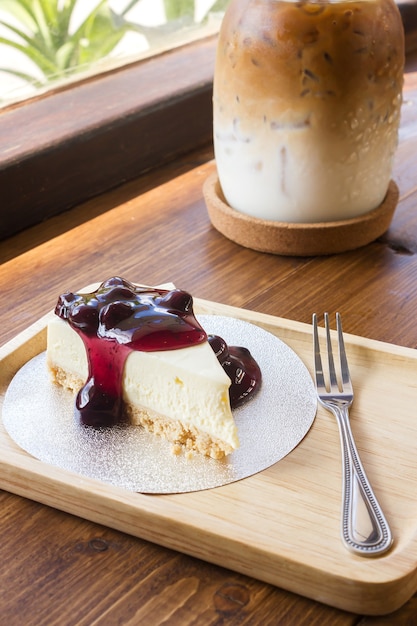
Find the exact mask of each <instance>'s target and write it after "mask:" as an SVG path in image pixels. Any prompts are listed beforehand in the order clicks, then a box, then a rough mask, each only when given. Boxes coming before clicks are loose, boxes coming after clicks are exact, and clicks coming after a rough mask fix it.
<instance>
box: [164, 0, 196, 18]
mask: <svg viewBox="0 0 417 626" xmlns="http://www.w3.org/2000/svg"><path fill="white" fill-rule="evenodd" d="M164 9H165V15H166V18H167V20H168V21H171V20H178V19H180V18H182V17H189V16H191V17H192V19H193V21H194V14H195V2H194V0H164Z"/></svg>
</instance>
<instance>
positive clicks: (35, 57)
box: [0, 37, 57, 76]
mask: <svg viewBox="0 0 417 626" xmlns="http://www.w3.org/2000/svg"><path fill="white" fill-rule="evenodd" d="M1 43H3V44H6V45H7V46H10V47H11V48H15V49H16V50H20V52H22V53H23V54H24V55H25V56H26V57H27V58H28V59H30V60H31V61H33V63H35V65H37V66H38V68H39V69H40V70H41V72H42V73H43V74H45V76H47V75H48V74H53V73H56V71H57V67H56V65H55V64H54V63H51V62H50V61H49V59H47V58H46V57H45V56H44V55H43V54H42V53H40V52H39V50H37V49H36V48H34V47H32V46H24V45H23V44H20V43H17V42H16V41H12V40H10V39H7V38H5V37H0V44H1Z"/></svg>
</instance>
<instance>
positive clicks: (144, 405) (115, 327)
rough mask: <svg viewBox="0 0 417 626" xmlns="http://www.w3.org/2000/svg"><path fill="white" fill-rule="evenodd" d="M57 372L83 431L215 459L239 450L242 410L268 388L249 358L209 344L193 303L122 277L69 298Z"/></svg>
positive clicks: (51, 357) (178, 293) (62, 301)
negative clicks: (137, 436) (120, 432)
mask: <svg viewBox="0 0 417 626" xmlns="http://www.w3.org/2000/svg"><path fill="white" fill-rule="evenodd" d="M47 362H48V366H49V369H50V370H51V372H52V376H53V379H54V381H55V382H56V383H58V384H60V385H62V386H64V387H67V388H69V389H71V390H73V391H74V392H76V394H77V395H76V401H75V406H76V411H77V414H78V416H79V419H80V420H81V422H82V424H84V425H86V426H91V427H99V428H101V427H111V426H114V425H123V424H129V423H130V424H134V425H140V426H142V427H144V428H146V430H148V431H150V432H153V433H155V434H158V435H163V436H165V437H166V438H167V439H168V440H170V441H171V442H173V443H175V444H178V445H181V446H185V448H187V449H189V450H194V451H196V452H199V453H201V454H204V455H207V456H210V457H213V458H215V459H219V458H222V457H223V456H225V455H227V454H230V453H231V452H233V450H235V449H236V448H238V446H239V439H238V433H237V427H236V424H235V421H234V418H233V414H232V408H234V407H235V406H238V405H239V404H241V403H242V402H244V401H246V400H247V399H248V398H250V397H251V396H252V395H253V393H254V392H255V391H257V389H258V387H259V385H260V382H261V373H260V370H259V367H258V365H257V364H256V362H255V361H254V359H253V358H252V356H251V355H250V353H249V351H248V350H247V349H245V348H240V347H229V346H227V344H226V343H225V342H224V341H223V340H222V339H221V338H220V337H217V336H208V335H207V334H206V332H205V331H204V329H203V328H202V327H201V325H200V324H199V322H198V321H197V320H196V318H195V315H194V311H193V299H192V297H191V295H190V294H189V293H187V292H185V291H182V290H179V289H173V290H167V289H159V288H147V287H139V286H137V285H134V284H132V283H130V282H129V281H127V280H125V279H123V278H119V277H113V278H110V279H109V280H107V281H105V282H103V283H102V284H101V285H100V286H99V288H98V289H96V290H95V291H93V292H91V293H72V292H68V293H65V294H62V295H61V296H60V297H59V299H58V302H57V305H56V308H55V315H54V316H53V318H52V319H51V320H50V322H49V324H48V338H47Z"/></svg>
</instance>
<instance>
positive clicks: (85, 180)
mask: <svg viewBox="0 0 417 626" xmlns="http://www.w3.org/2000/svg"><path fill="white" fill-rule="evenodd" d="M216 41H217V38H216V37H210V38H207V39H203V40H200V41H198V42H194V43H192V44H189V45H185V46H183V47H181V48H178V49H175V50H173V51H170V52H168V53H165V54H161V55H159V56H156V57H152V58H151V59H148V60H146V61H142V62H138V63H136V64H132V65H129V66H126V67H124V68H122V69H119V70H116V71H114V72H110V73H108V74H105V75H100V76H97V77H95V78H93V79H90V80H86V81H83V82H80V83H78V84H75V85H71V86H70V87H68V88H67V89H64V90H60V91H57V92H56V93H52V94H50V95H47V96H44V97H41V98H39V99H35V100H33V101H31V102H26V103H24V104H22V105H21V106H17V107H14V108H11V109H8V110H6V111H4V112H3V113H1V114H0V138H1V150H0V190H1V213H0V240H1V239H4V238H5V237H8V236H10V235H12V234H14V233H16V232H18V231H19V230H22V229H24V228H27V227H29V226H32V225H34V224H37V223H39V222H41V221H43V220H44V219H47V218H49V217H52V216H53V215H57V214H58V213H61V212H63V211H65V210H67V209H69V208H71V207H73V206H74V205H76V204H78V203H80V202H83V201H84V200H87V199H88V198H90V197H93V196H96V195H98V194H100V193H102V192H104V191H107V190H109V189H112V188H114V187H117V186H118V185H120V184H122V183H124V182H126V181H128V180H130V179H133V178H135V177H137V176H139V175H140V174H141V173H143V172H145V171H147V170H149V169H151V168H153V167H155V166H158V165H161V164H163V163H166V162H168V161H170V160H172V159H174V158H176V157H178V156H180V155H182V154H185V153H186V152H189V151H190V150H193V149H195V148H198V147H200V146H203V145H207V144H209V143H210V142H211V139H212V82H213V71H214V60H215V48H216Z"/></svg>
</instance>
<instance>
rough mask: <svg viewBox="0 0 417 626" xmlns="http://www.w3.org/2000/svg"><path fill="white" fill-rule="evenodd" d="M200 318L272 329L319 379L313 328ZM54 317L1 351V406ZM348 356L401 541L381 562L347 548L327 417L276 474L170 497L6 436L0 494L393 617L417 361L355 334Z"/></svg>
mask: <svg viewBox="0 0 417 626" xmlns="http://www.w3.org/2000/svg"><path fill="white" fill-rule="evenodd" d="M195 310H196V312H197V313H200V314H218V315H229V316H232V317H236V318H240V319H243V320H247V321H249V322H252V323H254V324H257V325H259V326H261V327H263V328H265V329H266V330H268V331H270V332H272V333H274V334H276V335H277V336H279V337H280V339H282V340H283V341H285V342H286V343H287V344H288V345H289V346H291V347H292V348H293V349H294V350H295V352H296V353H297V354H298V355H299V356H300V358H301V359H302V360H303V361H304V362H305V363H306V365H307V367H308V368H309V369H310V371H312V337H311V335H312V333H311V327H310V326H309V325H307V324H301V323H298V322H292V321H289V320H285V319H282V318H277V317H273V316H269V315H262V314H259V313H254V312H251V311H246V310H243V309H237V308H233V307H228V306H224V305H220V304H215V303H211V302H207V301H203V300H198V299H195ZM49 315H51V314H49ZM49 315H47V316H45V317H43V318H42V319H41V320H39V322H37V323H36V324H34V325H33V326H31V327H30V328H29V329H28V330H26V331H25V332H23V333H21V334H20V335H19V336H17V337H16V338H15V339H14V340H12V341H10V342H9V343H8V344H6V345H5V346H3V347H2V348H0V406H2V404H3V400H4V394H5V392H6V389H7V386H8V384H9V382H10V380H11V379H12V377H13V376H14V374H15V372H16V371H17V370H18V369H19V368H20V367H21V366H22V365H23V364H24V363H25V362H26V361H28V360H29V359H31V358H32V357H33V356H35V355H36V354H38V353H39V352H42V351H43V350H44V349H45V347H46V324H47V320H48V317H49ZM346 347H347V352H348V358H349V362H350V369H351V375H352V378H353V383H354V388H355V393H356V399H355V403H354V406H353V409H352V411H351V416H352V429H353V432H354V434H355V437H356V440H357V444H358V448H359V451H360V454H361V457H362V461H363V463H364V466H365V468H366V471H367V474H368V476H369V479H370V480H371V483H372V485H373V487H374V490H375V492H376V495H377V497H378V499H379V501H380V504H381V506H382V507H383V509H384V512H385V514H386V517H387V519H388V522H389V523H390V525H391V528H392V531H393V535H394V546H393V548H392V550H391V551H390V552H389V553H387V554H386V555H384V556H382V557H379V558H376V559H375V558H374V559H372V558H364V557H359V556H356V555H353V554H351V553H350V552H348V551H347V550H346V549H345V548H344V547H343V545H342V541H341V538H340V514H341V513H340V508H341V477H342V464H341V453H340V445H339V435H338V431H337V425H336V422H335V420H334V418H333V417H332V416H331V415H330V414H329V413H327V412H326V411H325V410H324V409H322V408H319V409H318V413H317V418H316V420H315V422H314V424H313V426H312V428H311V430H310V431H309V433H308V434H307V436H306V437H305V438H304V440H303V441H302V442H301V443H300V444H299V445H298V447H297V448H296V449H295V450H294V451H293V452H292V453H291V454H289V455H288V456H287V457H286V458H284V459H283V460H282V461H280V462H279V463H277V464H275V465H274V466H272V467H271V468H269V469H267V470H265V471H263V472H261V473H259V474H257V475H255V476H252V477H250V478H247V479H245V480H241V481H239V482H236V483H233V484H230V485H227V486H224V487H220V488H216V489H212V490H209V491H200V492H197V493H188V494H179V495H167V496H155V495H152V496H150V495H143V494H136V493H131V492H128V491H125V490H123V489H119V488H115V487H112V486H110V485H107V484H105V483H102V482H100V481H96V480H92V479H87V478H84V477H81V476H79V475H76V474H73V473H70V472H68V471H65V470H61V469H59V468H55V467H52V466H49V465H47V464H45V463H42V462H41V461H38V460H37V459H35V458H33V457H31V456H30V455H28V454H27V453H25V452H24V451H23V450H21V449H20V448H18V447H17V445H16V444H15V443H14V442H13V441H12V440H11V439H10V437H9V436H8V435H7V433H6V432H5V430H4V428H3V426H2V425H0V469H1V471H0V488H2V489H5V490H7V491H10V492H12V493H16V494H18V495H21V496H24V497H27V498H31V499H33V500H36V501H38V502H42V503H44V504H46V505H49V506H52V507H55V508H58V509H61V510H63V511H67V512H69V513H72V514H75V515H78V516H81V517H84V518H85V519H88V520H92V521H94V522H98V523H100V524H104V525H107V526H109V527H112V528H115V529H118V530H121V531H124V532H126V533H129V534H131V535H135V536H137V537H141V538H143V539H146V540H149V541H152V542H154V543H158V544H160V545H163V546H166V547H169V548H172V549H175V550H178V551H180V552H184V553H187V554H190V555H193V556H196V557H199V558H201V559H204V560H206V561H209V562H212V563H216V564H218V565H221V566H224V567H227V568H230V569H233V570H235V571H238V572H241V573H243V574H247V575H249V576H253V577H256V578H258V579H260V580H263V581H266V582H269V583H272V584H274V585H276V586H278V587H282V588H285V589H288V590H290V591H293V592H295V593H298V594H301V595H304V596H307V597H310V598H313V599H314V600H317V601H320V602H324V603H326V604H330V605H333V606H335V607H338V608H341V609H344V610H348V611H352V612H354V613H363V614H371V615H378V614H386V613H390V612H392V611H394V610H396V609H397V608H399V607H400V606H401V605H402V604H404V603H405V602H406V601H407V600H408V599H409V598H410V597H411V596H412V595H413V593H414V592H415V591H416V590H417V498H416V488H415V485H416V479H417V455H416V446H417V443H416V442H417V415H416V408H417V351H415V350H412V349H408V348H402V347H398V346H394V345H390V344H386V343H381V342H377V341H371V340H368V339H364V338H360V337H356V336H353V335H347V336H346ZM28 393H30V390H28Z"/></svg>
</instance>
